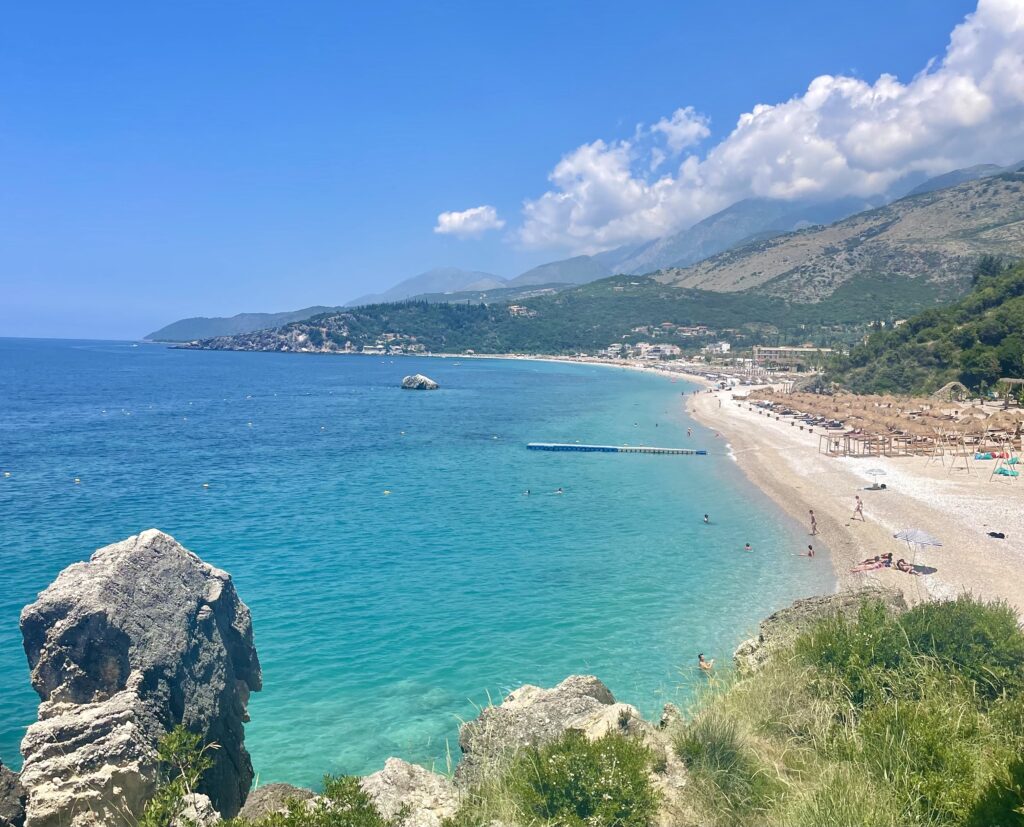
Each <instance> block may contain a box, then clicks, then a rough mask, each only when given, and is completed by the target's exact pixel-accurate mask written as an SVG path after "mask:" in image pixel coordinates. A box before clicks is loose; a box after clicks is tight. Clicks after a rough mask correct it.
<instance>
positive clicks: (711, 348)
mask: <svg viewBox="0 0 1024 827" xmlns="http://www.w3.org/2000/svg"><path fill="white" fill-rule="evenodd" d="M730 350H732V345H730V344H729V343H728V342H715V343H714V344H713V345H704V347H702V348H701V352H702V353H708V354H710V355H712V356H725V354H727V353H728V352H729V351H730Z"/></svg>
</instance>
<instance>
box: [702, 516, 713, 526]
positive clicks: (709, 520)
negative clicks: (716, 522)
mask: <svg viewBox="0 0 1024 827" xmlns="http://www.w3.org/2000/svg"><path fill="white" fill-rule="evenodd" d="M710 522H711V518H710V517H709V516H708V515H707V514H705V515H704V525H707V524H708V523H710Z"/></svg>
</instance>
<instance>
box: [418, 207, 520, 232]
mask: <svg viewBox="0 0 1024 827" xmlns="http://www.w3.org/2000/svg"><path fill="white" fill-rule="evenodd" d="M504 226H505V222H504V220H503V219H501V218H498V211H497V210H496V209H494V207H489V206H487V205H486V204H485V205H483V206H481V207H471V208H470V209H468V210H462V211H461V212H443V213H441V214H440V215H439V216H438V217H437V226H435V227H434V232H435V233H440V234H442V235H454V236H458V237H459V238H472V237H474V236H479V235H483V234H484V233H486V232H487V231H488V230H500V229H501V228H502V227H504Z"/></svg>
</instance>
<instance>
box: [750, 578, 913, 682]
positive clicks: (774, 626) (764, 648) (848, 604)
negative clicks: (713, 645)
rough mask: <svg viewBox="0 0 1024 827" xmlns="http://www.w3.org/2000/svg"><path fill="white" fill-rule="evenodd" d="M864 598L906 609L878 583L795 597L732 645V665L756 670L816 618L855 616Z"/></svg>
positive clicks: (892, 591) (893, 593)
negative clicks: (751, 633)
mask: <svg viewBox="0 0 1024 827" xmlns="http://www.w3.org/2000/svg"><path fill="white" fill-rule="evenodd" d="M865 600H877V601H880V602H881V603H882V604H883V605H884V606H885V607H886V609H888V611H890V612H892V613H893V614H899V613H900V612H905V611H906V610H907V602H906V601H905V600H904V599H903V595H902V594H901V593H900V592H898V591H896V590H895V589H886V588H882V587H880V586H868V587H865V588H863V589H856V590H847V591H841V592H839V593H837V594H831V595H827V596H825V597H808V598H806V599H804V600H797V601H796V602H794V603H793V604H792V605H791V606H787V607H786V608H785V609H780V610H779V611H777V612H775V614H772V615H769V616H768V617H767V618H765V619H764V620H762V621H761V625H760V626H759V627H758V635H757V637H752V638H750V639H749V640H745V641H743V643H741V644H740V645H739V646H738V647H737V648H736V651H735V653H734V654H733V661H734V662H735V664H736V668H737V669H738V670H739V671H741V672H752V671H755V670H757V669H759V668H760V667H761V666H762V665H763V664H764V663H765V662H766V661H767V660H768V658H769V656H770V655H771V653H772V652H774V651H776V650H778V649H781V648H784V647H786V646H789V645H790V644H792V643H793V641H795V640H796V638H797V637H798V636H799V635H800V633H801V632H805V631H807V630H808V629H810V628H811V627H812V626H814V625H815V624H816V623H817V622H818V621H820V620H823V619H824V618H826V617H830V616H833V615H843V616H844V617H848V618H852V617H855V616H856V614H857V612H858V611H860V607H861V604H862V603H863V602H864V601H865Z"/></svg>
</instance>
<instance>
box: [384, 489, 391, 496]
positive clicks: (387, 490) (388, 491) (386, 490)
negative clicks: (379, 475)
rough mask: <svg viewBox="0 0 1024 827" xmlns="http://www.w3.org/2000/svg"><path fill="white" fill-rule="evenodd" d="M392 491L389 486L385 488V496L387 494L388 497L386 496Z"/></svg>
mask: <svg viewBox="0 0 1024 827" xmlns="http://www.w3.org/2000/svg"><path fill="white" fill-rule="evenodd" d="M390 493H391V491H390V490H389V489H387V488H385V489H384V496H385V497H386V496H387V495H388V494H390Z"/></svg>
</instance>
